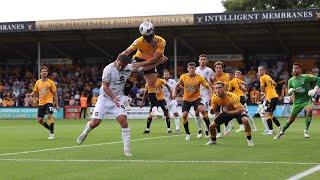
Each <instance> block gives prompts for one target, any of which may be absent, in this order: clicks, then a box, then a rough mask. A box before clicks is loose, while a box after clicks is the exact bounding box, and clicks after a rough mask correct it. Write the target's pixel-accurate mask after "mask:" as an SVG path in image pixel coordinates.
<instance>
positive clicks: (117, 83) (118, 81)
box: [100, 63, 132, 97]
mask: <svg viewBox="0 0 320 180" xmlns="http://www.w3.org/2000/svg"><path fill="white" fill-rule="evenodd" d="M131 73H132V64H128V65H127V66H126V67H125V68H124V70H121V71H119V70H118V69H117V68H116V67H115V64H114V63H110V64H109V65H107V66H106V67H105V68H104V69H103V73H102V81H105V82H108V83H109V88H110V90H111V92H112V93H113V95H115V96H117V97H120V96H122V95H123V89H124V86H125V84H126V81H127V80H128V78H129V77H130V75H131ZM100 93H102V95H106V96H108V95H107V94H106V93H105V91H104V90H103V87H102V86H101V88H100ZM108 97H109V96H108Z"/></svg>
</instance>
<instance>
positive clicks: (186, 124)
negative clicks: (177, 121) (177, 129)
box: [183, 121, 190, 134]
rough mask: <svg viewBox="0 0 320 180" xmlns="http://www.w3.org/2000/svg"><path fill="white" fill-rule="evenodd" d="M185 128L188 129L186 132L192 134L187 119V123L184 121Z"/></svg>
mask: <svg viewBox="0 0 320 180" xmlns="http://www.w3.org/2000/svg"><path fill="white" fill-rule="evenodd" d="M183 126H184V129H185V130H186V134H190V131H189V122H188V121H187V122H186V123H183Z"/></svg>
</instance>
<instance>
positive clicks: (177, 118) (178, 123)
mask: <svg viewBox="0 0 320 180" xmlns="http://www.w3.org/2000/svg"><path fill="white" fill-rule="evenodd" d="M174 122H175V125H176V130H180V127H179V126H180V118H179V117H175V118H174Z"/></svg>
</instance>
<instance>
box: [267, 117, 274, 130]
mask: <svg viewBox="0 0 320 180" xmlns="http://www.w3.org/2000/svg"><path fill="white" fill-rule="evenodd" d="M267 123H268V127H269V130H273V127H272V120H271V119H267Z"/></svg>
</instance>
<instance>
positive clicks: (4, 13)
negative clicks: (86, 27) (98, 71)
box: [0, 0, 225, 22]
mask: <svg viewBox="0 0 320 180" xmlns="http://www.w3.org/2000/svg"><path fill="white" fill-rule="evenodd" d="M224 10H225V9H224V7H223V5H222V3H221V0H4V1H1V11H0V22H16V21H39V20H58V19H83V18H105V17H128V16H152V15H174V14H196V13H218V12H223V11H224Z"/></svg>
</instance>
